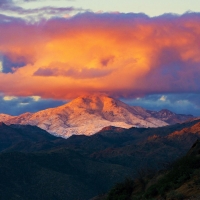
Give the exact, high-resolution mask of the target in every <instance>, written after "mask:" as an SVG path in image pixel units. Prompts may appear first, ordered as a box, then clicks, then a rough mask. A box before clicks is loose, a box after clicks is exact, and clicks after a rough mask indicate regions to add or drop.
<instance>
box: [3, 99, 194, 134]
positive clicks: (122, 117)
mask: <svg viewBox="0 0 200 200" xmlns="http://www.w3.org/2000/svg"><path fill="white" fill-rule="evenodd" d="M156 113H158V112H155V111H147V110H145V109H143V108H141V107H137V106H136V107H134V106H129V105H127V104H125V103H123V102H121V101H119V100H117V99H114V98H111V97H109V96H106V95H84V96H80V97H78V98H76V99H74V100H73V101H71V102H69V103H67V104H65V105H63V106H59V107H57V108H49V109H46V110H42V111H39V112H36V113H24V114H22V115H19V116H8V115H5V114H0V121H2V122H4V123H6V124H24V125H26V124H30V125H36V126H38V127H40V128H42V129H44V130H46V131H48V132H49V133H51V134H53V135H57V136H61V137H65V138H67V137H69V136H71V135H74V134H75V135H80V134H84V135H92V134H94V133H96V132H98V131H100V130H101V129H102V128H104V127H106V126H116V127H122V128H130V127H160V126H166V125H169V124H170V123H168V122H166V121H165V120H163V117H162V119H160V118H159V117H160V114H159V113H158V114H157V115H156ZM169 113H170V116H171V113H172V112H170V111H169ZM173 115H175V116H177V114H175V113H173ZM161 116H162V115H161ZM165 117H166V116H165ZM186 118H187V119H189V118H191V116H188V117H186ZM179 122H181V120H180V121H179Z"/></svg>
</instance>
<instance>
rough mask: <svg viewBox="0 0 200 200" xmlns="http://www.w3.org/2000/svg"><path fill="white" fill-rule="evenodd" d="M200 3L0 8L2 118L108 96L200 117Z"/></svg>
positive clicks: (93, 0) (63, 0)
mask: <svg viewBox="0 0 200 200" xmlns="http://www.w3.org/2000/svg"><path fill="white" fill-rule="evenodd" d="M199 77H200V0H190V1H188V0H187V1H186V0H173V1H172V0H169V1H166V2H165V1H158V0H151V1H150V0H140V1H135V0H126V1H122V0H116V1H114V3H113V1H109V0H102V1H97V0H54V1H53V0H1V1H0V113H5V114H11V115H18V114H21V113H24V112H36V111H38V110H41V109H45V108H49V107H55V106H59V105H62V104H64V103H66V102H69V101H70V100H72V99H73V98H76V97H78V96H80V95H84V94H88V93H89V94H91V93H96V92H98V93H99V92H103V93H106V94H108V95H109V96H112V97H115V98H118V99H121V100H122V101H124V102H126V103H128V104H130V105H136V106H142V107H144V108H146V109H150V110H161V109H164V108H167V109H170V110H171V111H174V112H176V113H181V114H193V115H195V116H200V78H199Z"/></svg>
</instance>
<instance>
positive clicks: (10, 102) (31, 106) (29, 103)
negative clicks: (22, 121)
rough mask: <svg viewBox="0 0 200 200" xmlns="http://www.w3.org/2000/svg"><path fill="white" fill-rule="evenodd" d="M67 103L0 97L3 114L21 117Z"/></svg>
mask: <svg viewBox="0 0 200 200" xmlns="http://www.w3.org/2000/svg"><path fill="white" fill-rule="evenodd" d="M64 103H66V101H55V100H53V99H40V98H39V97H35V96H32V97H22V98H19V97H14V96H13V97H9V96H6V97H3V95H0V107H1V113H6V114H10V115H19V114H22V113H25V112H37V111H39V110H43V109H47V108H51V107H52V108H53V107H57V106H60V105H63V104H64Z"/></svg>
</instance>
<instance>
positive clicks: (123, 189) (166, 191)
mask: <svg viewBox="0 0 200 200" xmlns="http://www.w3.org/2000/svg"><path fill="white" fill-rule="evenodd" d="M199 175H200V156H199V155H196V156H195V155H193V156H191V155H187V156H184V157H183V158H181V159H179V160H178V161H176V162H175V163H174V164H173V165H172V166H171V169H170V170H168V171H165V172H162V174H160V173H159V175H158V174H157V175H156V176H155V177H154V178H153V179H149V178H147V177H145V178H144V180H145V184H146V187H145V188H144V189H142V188H141V189H140V190H139V191H136V188H137V185H136V182H135V181H133V180H132V181H131V180H129V181H127V180H126V181H125V182H123V183H120V184H117V185H116V186H114V187H113V189H111V190H110V192H109V193H108V197H107V200H114V199H127V200H137V199H138V200H139V199H141V200H142V199H144V200H145V199H159V198H163V199H168V200H183V199H185V198H186V197H187V189H190V192H192V193H193V194H194V195H200V187H199V186H200V178H199ZM155 180H156V182H155ZM152 182H153V183H152ZM188 182H190V184H187V183H188ZM191 183H192V184H191ZM186 184H187V187H184V188H185V191H182V190H181V187H183V185H186ZM180 191H181V192H180Z"/></svg>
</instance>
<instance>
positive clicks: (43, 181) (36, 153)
mask: <svg viewBox="0 0 200 200" xmlns="http://www.w3.org/2000/svg"><path fill="white" fill-rule="evenodd" d="M197 139H200V120H195V121H189V122H185V123H182V124H175V125H170V126H165V127H159V128H135V127H132V128H130V129H123V128H118V127H112V126H109V127H105V128H103V129H102V130H101V131H99V132H98V133H96V134H94V135H91V136H86V135H73V136H71V137H69V138H68V139H67V140H66V139H63V138H59V137H55V136H53V135H50V134H48V133H47V132H46V131H44V130H42V129H40V128H38V127H36V126H31V125H6V124H4V123H0V176H1V179H0V185H1V187H0V199H10V200H12V199H13V200H16V199H20V200H26V199H30V200H31V199H44V200H45V199H60V200H62V199H63V200H64V199H70V200H75V199H81V200H88V199H90V198H92V197H93V196H96V195H98V194H101V193H105V192H107V191H108V190H109V189H110V188H111V187H112V186H113V185H114V184H115V183H117V182H121V181H123V180H124V178H125V177H131V178H136V177H138V175H142V176H143V175H146V174H147V175H148V173H149V172H151V171H153V172H156V171H158V170H160V169H166V168H167V167H169V166H171V162H172V161H174V160H176V159H178V158H180V157H181V156H183V155H184V154H185V153H187V151H188V150H189V148H190V147H191V146H192V145H193V144H194V142H195V141H196V140H197ZM193 146H194V148H193V150H192V151H191V152H190V155H192V154H194V153H195V152H199V149H198V148H197V147H198V145H193ZM139 199H141V198H139Z"/></svg>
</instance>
